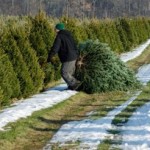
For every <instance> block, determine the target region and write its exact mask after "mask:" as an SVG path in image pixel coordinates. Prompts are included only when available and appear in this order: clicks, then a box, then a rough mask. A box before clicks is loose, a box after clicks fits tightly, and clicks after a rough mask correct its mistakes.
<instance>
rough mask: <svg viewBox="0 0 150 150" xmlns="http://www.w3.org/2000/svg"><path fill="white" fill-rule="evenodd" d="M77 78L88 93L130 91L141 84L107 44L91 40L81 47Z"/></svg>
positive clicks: (82, 88)
mask: <svg viewBox="0 0 150 150" xmlns="http://www.w3.org/2000/svg"><path fill="white" fill-rule="evenodd" d="M79 50H80V59H79V61H78V63H77V71H76V78H77V79H78V80H80V81H81V82H82V85H81V87H80V88H81V90H83V91H86V92H87V93H95V92H106V91H113V90H128V89H132V88H135V87H138V85H139V83H138V81H137V79H136V78H135V75H134V73H133V71H131V70H130V69H129V68H128V67H127V66H126V65H125V64H124V63H123V62H122V61H121V60H120V59H119V58H118V57H117V56H116V55H115V53H114V52H113V51H111V49H110V48H109V47H108V45H107V44H103V43H100V42H99V41H97V40H96V41H92V40H89V41H87V42H85V43H82V44H81V45H80V47H79Z"/></svg>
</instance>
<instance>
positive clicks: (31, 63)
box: [11, 27, 44, 93]
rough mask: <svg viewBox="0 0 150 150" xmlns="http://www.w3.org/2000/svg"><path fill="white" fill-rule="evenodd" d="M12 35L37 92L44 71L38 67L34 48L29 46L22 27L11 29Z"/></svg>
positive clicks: (40, 87) (41, 86)
mask: <svg viewBox="0 0 150 150" xmlns="http://www.w3.org/2000/svg"><path fill="white" fill-rule="evenodd" d="M11 33H12V36H13V37H14V39H15V40H16V43H17V46H18V47H19V49H20V52H21V54H22V56H23V59H24V61H25V63H26V65H27V68H28V71H29V74H30V77H31V78H32V81H33V85H34V90H33V92H35V93H37V92H39V91H40V90H41V89H42V88H43V80H44V72H43V70H42V69H41V68H40V65H39V63H38V58H37V56H36V52H35V50H34V49H33V48H32V47H31V44H30V43H29V40H28V35H27V34H26V32H25V30H24V28H22V27H19V28H17V29H11Z"/></svg>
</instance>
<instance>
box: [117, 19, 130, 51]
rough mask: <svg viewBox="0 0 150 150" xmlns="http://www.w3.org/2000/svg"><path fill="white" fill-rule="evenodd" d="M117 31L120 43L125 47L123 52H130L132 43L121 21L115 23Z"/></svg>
mask: <svg viewBox="0 0 150 150" xmlns="http://www.w3.org/2000/svg"><path fill="white" fill-rule="evenodd" d="M115 25H116V29H117V31H118V35H119V37H120V41H121V42H122V45H123V51H129V50H130V43H129V40H128V37H127V33H126V32H125V30H124V27H123V25H122V24H121V21H120V20H119V19H117V20H116V21H115Z"/></svg>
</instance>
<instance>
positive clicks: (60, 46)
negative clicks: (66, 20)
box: [48, 23, 80, 90]
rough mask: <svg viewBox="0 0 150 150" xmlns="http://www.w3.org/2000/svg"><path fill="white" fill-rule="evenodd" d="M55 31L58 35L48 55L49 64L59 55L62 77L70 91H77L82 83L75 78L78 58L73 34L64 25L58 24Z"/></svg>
mask: <svg viewBox="0 0 150 150" xmlns="http://www.w3.org/2000/svg"><path fill="white" fill-rule="evenodd" d="M55 31H56V33H57V35H56V38H55V41H54V43H53V46H52V48H51V51H50V52H49V54H48V62H50V60H51V58H52V57H53V56H54V55H55V54H57V53H58V56H59V59H60V61H61V63H62V66H61V76H62V78H63V79H64V80H65V82H66V83H67V85H68V89H71V90H76V89H77V88H78V87H79V85H80V81H78V80H77V79H76V78H75V77H74V73H75V68H76V60H77V58H78V51H77V46H76V44H75V41H74V39H73V37H72V35H71V33H70V32H69V31H67V30H65V26H64V24H63V23H58V24H56V26H55Z"/></svg>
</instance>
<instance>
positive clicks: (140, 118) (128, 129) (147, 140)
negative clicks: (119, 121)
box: [120, 102, 150, 150]
mask: <svg viewBox="0 0 150 150" xmlns="http://www.w3.org/2000/svg"><path fill="white" fill-rule="evenodd" d="M120 131H122V132H121V133H122V135H123V136H122V145H121V146H120V148H121V149H124V150H150V102H149V103H147V104H145V105H144V106H143V107H141V108H139V109H137V111H136V112H134V114H133V115H132V117H131V118H129V121H128V122H127V124H126V125H125V126H123V127H121V129H120Z"/></svg>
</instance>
